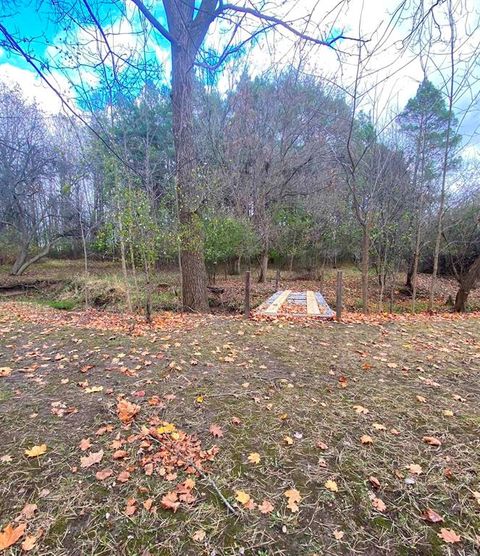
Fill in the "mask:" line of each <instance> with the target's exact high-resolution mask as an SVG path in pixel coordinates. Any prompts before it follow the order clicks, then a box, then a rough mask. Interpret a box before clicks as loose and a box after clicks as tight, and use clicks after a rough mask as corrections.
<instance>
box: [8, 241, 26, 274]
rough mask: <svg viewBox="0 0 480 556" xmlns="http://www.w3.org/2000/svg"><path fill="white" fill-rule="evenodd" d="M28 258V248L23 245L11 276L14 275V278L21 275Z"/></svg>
mask: <svg viewBox="0 0 480 556" xmlns="http://www.w3.org/2000/svg"><path fill="white" fill-rule="evenodd" d="M27 257H28V246H26V245H22V247H21V249H20V252H19V253H18V255H17V258H16V259H15V262H14V263H13V266H12V269H11V270H10V274H12V275H13V276H18V275H19V274H21V272H20V269H21V268H22V266H23V265H24V264H25V261H26V260H27Z"/></svg>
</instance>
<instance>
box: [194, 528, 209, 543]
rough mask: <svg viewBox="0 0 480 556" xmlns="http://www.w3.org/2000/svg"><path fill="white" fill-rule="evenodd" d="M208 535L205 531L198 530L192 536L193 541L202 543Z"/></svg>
mask: <svg viewBox="0 0 480 556" xmlns="http://www.w3.org/2000/svg"><path fill="white" fill-rule="evenodd" d="M205 536H206V533H205V531H204V530H203V529H198V530H197V531H195V533H194V534H193V536H192V539H193V540H194V541H197V542H202V541H203V540H204V539H205Z"/></svg>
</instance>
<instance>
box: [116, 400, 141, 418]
mask: <svg viewBox="0 0 480 556" xmlns="http://www.w3.org/2000/svg"><path fill="white" fill-rule="evenodd" d="M139 411H140V406H139V405H137V404H134V403H131V402H129V401H128V400H120V401H119V402H118V404H117V415H118V418H119V419H120V421H122V423H130V421H131V420H132V419H133V418H134V417H135V415H136V414H137V413H138V412H139Z"/></svg>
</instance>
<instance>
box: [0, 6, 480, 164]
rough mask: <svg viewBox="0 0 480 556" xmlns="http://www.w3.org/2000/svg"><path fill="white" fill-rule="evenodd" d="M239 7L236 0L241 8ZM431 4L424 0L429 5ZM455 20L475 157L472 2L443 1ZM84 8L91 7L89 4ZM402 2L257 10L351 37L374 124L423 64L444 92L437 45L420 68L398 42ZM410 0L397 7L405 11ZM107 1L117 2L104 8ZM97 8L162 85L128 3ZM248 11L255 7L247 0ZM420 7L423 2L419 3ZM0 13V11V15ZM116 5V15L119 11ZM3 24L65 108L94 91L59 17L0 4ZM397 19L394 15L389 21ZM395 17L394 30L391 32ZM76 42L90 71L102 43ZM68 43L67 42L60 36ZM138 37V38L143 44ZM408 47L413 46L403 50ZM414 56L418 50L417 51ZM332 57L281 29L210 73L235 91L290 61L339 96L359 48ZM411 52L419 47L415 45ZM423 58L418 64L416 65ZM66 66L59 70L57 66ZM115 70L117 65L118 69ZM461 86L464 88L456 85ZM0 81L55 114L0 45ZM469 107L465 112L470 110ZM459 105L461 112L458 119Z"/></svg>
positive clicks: (30, 75)
mask: <svg viewBox="0 0 480 556" xmlns="http://www.w3.org/2000/svg"><path fill="white" fill-rule="evenodd" d="M242 1H243V0H237V3H238V4H240V3H241V2H242ZM432 1H433V0H432ZM452 2H453V3H454V5H455V10H456V14H457V19H458V22H459V24H458V29H459V33H458V36H457V49H456V53H455V56H456V58H457V66H458V78H457V79H456V81H457V82H456V87H457V88H458V89H459V90H461V91H462V94H458V95H457V98H456V101H455V109H456V112H457V113H458V115H459V117H460V120H461V129H460V131H461V133H462V134H463V135H464V137H465V141H466V142H468V143H469V146H468V149H467V151H468V152H471V153H472V154H480V138H479V137H478V130H477V126H478V124H477V122H478V121H479V117H478V116H479V112H478V110H479V107H480V105H479V102H478V101H477V99H476V96H477V94H480V85H479V83H480V76H479V75H478V74H479V64H478V63H477V64H476V65H475V67H473V66H472V59H473V56H474V55H475V56H476V50H477V49H478V45H479V44H480V36H479V33H478V29H476V26H477V25H478V23H479V18H480V15H479V13H480V5H477V4H480V3H479V2H478V1H477V0H452ZM91 3H92V5H95V4H97V0H91ZM400 3H401V0H350V2H348V5H347V3H345V7H344V9H341V10H339V11H338V10H337V11H335V10H333V8H334V7H335V6H336V5H338V1H337V0H322V1H318V0H297V1H294V0H291V1H288V0H287V1H286V2H280V1H278V2H277V1H275V0H270V1H268V2H266V8H265V11H266V12H268V13H272V14H275V15H281V16H282V17H284V18H285V19H286V20H289V21H295V23H294V26H295V27H296V28H298V29H301V30H302V31H304V32H306V33H308V34H310V35H312V36H315V37H318V36H324V37H328V36H332V34H335V33H337V32H339V30H341V31H343V33H344V34H346V35H349V36H352V37H359V36H361V37H362V38H364V39H365V40H366V41H367V42H365V43H364V47H363V48H362V52H363V56H364V57H366V56H367V54H369V55H370V58H369V59H368V61H366V62H365V63H363V64H362V71H361V75H362V79H361V85H360V89H359V90H360V91H361V93H362V96H361V102H362V108H363V109H365V110H366V111H368V112H371V113H372V115H373V117H374V119H376V120H377V119H378V120H379V121H385V120H388V118H389V117H390V114H391V113H392V112H398V111H399V110H401V108H403V107H404V106H405V104H406V102H407V101H408V99H409V98H410V97H412V96H414V94H415V91H416V89H417V87H418V85H419V83H420V81H421V80H422V79H423V76H424V69H423V67H422V65H423V66H424V65H425V64H426V66H427V73H428V76H429V78H430V79H431V80H432V81H433V82H434V83H435V84H436V85H437V86H439V87H443V86H444V85H445V83H444V82H445V79H446V78H445V75H446V73H445V68H446V62H447V61H448V58H447V57H446V50H445V48H446V46H445V44H442V43H441V42H436V43H435V45H434V46H432V47H431V48H430V55H431V56H430V58H431V60H430V61H429V62H428V63H427V62H425V59H426V56H423V57H422V58H419V57H418V56H417V55H416V53H414V52H413V51H412V50H410V49H405V48H402V44H404V43H403V41H404V39H405V38H406V37H407V35H408V33H409V30H410V27H411V21H410V20H409V19H407V15H408V14H409V13H410V12H409V11H408V9H405V10H404V11H402V12H396V11H395V10H396V9H397V7H398V6H399V4H400ZM412 3H415V0H410V1H406V7H407V8H408V6H409V5H411V4H412ZM111 4H114V5H116V7H115V9H111ZM111 4H110V8H109V3H108V2H102V3H100V5H101V6H102V7H101V9H100V11H99V12H98V15H99V18H100V19H101V20H102V22H103V23H104V29H105V30H106V33H107V36H108V37H109V41H110V42H111V44H113V46H114V50H115V51H117V52H120V53H124V54H125V56H127V55H128V54H129V53H130V52H132V51H134V50H141V51H144V50H145V49H144V48H143V47H144V46H146V47H147V51H148V52H149V55H148V57H149V61H155V62H157V63H159V64H160V65H161V66H162V68H163V76H164V79H165V81H168V77H169V74H170V70H171V66H170V52H169V45H168V43H167V42H166V41H165V40H163V39H159V38H158V34H156V33H153V32H152V31H151V28H149V27H148V33H147V34H145V33H139V31H141V30H142V29H143V27H142V24H144V23H142V20H141V18H140V17H139V16H138V14H137V12H136V9H135V7H134V5H133V3H132V2H131V1H130V0H124V1H123V0H116V2H112V3H111ZM253 4H254V5H255V4H257V5H258V3H255V2H253ZM426 4H427V5H428V4H429V2H428V0H426ZM155 5H156V6H157V8H156V12H155V14H156V15H157V16H158V17H159V18H163V14H162V12H161V2H155ZM2 6H3V8H2ZM118 8H120V9H118ZM1 9H3V11H4V13H3V14H2V15H3V17H0V21H1V22H3V24H4V25H5V26H6V27H7V29H8V30H9V31H10V32H11V33H12V34H13V35H14V36H16V37H18V38H20V39H21V44H22V46H24V47H25V48H26V49H28V50H29V51H30V52H31V53H33V54H34V55H35V56H36V57H38V58H40V59H42V60H44V61H49V63H50V65H51V68H52V69H51V73H50V79H51V80H52V83H54V84H55V87H56V88H57V89H58V90H59V91H60V92H61V94H62V96H63V97H64V98H65V99H67V101H68V102H69V103H71V105H72V106H74V107H76V108H77V107H79V106H80V107H82V105H81V103H80V104H79V101H78V97H77V95H76V93H75V89H74V88H72V84H73V85H77V86H78V85H82V87H83V88H85V87H86V88H88V89H90V90H91V91H92V92H93V91H94V90H95V89H96V88H98V85H99V81H100V79H101V76H100V77H99V75H98V72H94V71H91V70H89V69H88V68H86V67H83V68H82V70H81V71H76V70H74V69H73V68H69V67H68V64H69V59H68V58H65V56H64V54H65V52H66V50H65V48H64V46H63V45H64V44H65V41H66V39H67V36H66V34H65V32H64V29H65V26H66V24H65V22H64V21H58V17H57V16H58V13H57V12H54V11H53V9H52V7H51V3H50V1H49V0H43V1H42V0H16V1H14V0H7V1H6V2H5V1H4V3H3V4H2V3H1V2H0V10H1ZM395 13H396V14H397V15H396V17H395V18H394V14H395ZM392 18H394V21H395V25H392V24H391V23H392ZM437 20H438V22H439V24H440V31H439V32H440V35H441V39H442V40H446V39H448V28H447V26H446V25H445V20H444V19H443V20H442V16H441V14H439V15H438V16H437ZM257 25H258V22H257V21H250V20H247V21H246V23H245V25H244V29H243V30H241V31H240V32H239V34H238V36H237V38H236V40H237V41H241V40H242V39H243V38H245V37H246V36H247V35H248V33H249V32H251V31H252V30H255V29H256V28H257ZM76 29H77V30H76V32H75V33H76V34H75V37H74V38H75V40H78V41H79V42H80V43H81V44H82V45H83V46H82V49H81V51H80V52H79V53H78V57H79V59H80V61H82V62H83V63H84V64H90V65H91V64H93V63H94V61H95V60H98V57H99V56H100V55H102V54H103V53H104V48H103V46H102V40H101V37H100V36H99V35H98V31H96V30H95V29H94V28H93V27H89V26H88V25H87V26H83V29H79V28H76ZM228 30H229V28H228V25H227V24H226V23H225V22H219V23H216V24H214V25H213V26H212V28H211V32H210V34H209V36H208V37H207V40H206V46H207V48H209V49H212V50H217V51H218V50H221V48H222V46H224V44H225V41H226V37H227V36H228ZM69 37H70V38H72V35H71V34H70V35H69ZM145 37H146V38H145ZM412 46H413V45H412ZM427 46H428V45H426V46H425V48H424V49H423V51H424V52H425V51H426V47H427ZM338 50H339V51H340V52H338V51H336V50H333V49H329V48H327V47H325V46H316V45H315V46H314V45H312V44H311V43H305V42H303V41H298V40H296V39H295V38H294V37H293V36H292V35H291V34H290V33H289V32H287V31H282V32H271V33H269V34H268V35H266V36H262V37H261V38H260V39H259V40H257V41H255V43H254V44H252V45H251V47H250V48H249V50H248V52H246V53H245V57H244V59H243V60H238V59H235V60H233V61H232V62H231V63H230V64H228V63H227V65H226V67H225V68H224V71H223V72H217V76H216V81H217V85H218V87H219V88H220V90H222V91H226V90H228V89H229V88H230V87H231V86H233V85H234V82H235V80H236V79H237V78H238V77H239V75H240V74H241V71H243V69H244V68H245V67H248V71H249V73H250V74H251V75H255V74H260V73H262V72H265V71H267V70H268V69H270V68H271V67H272V66H274V67H276V68H282V67H284V66H285V65H286V64H288V63H291V62H292V61H293V62H294V63H296V64H298V63H299V60H300V59H301V60H302V65H301V67H302V71H303V72H304V73H308V74H312V75H317V76H319V75H321V76H323V77H324V78H325V79H326V80H327V81H328V82H329V83H331V85H332V87H340V88H341V89H342V90H343V91H345V93H346V95H347V96H348V94H350V93H351V92H352V90H353V84H354V80H355V75H356V70H357V60H358V57H357V54H358V42H356V41H349V40H342V41H339V43H338ZM415 50H416V51H418V50H419V47H418V45H417V46H416V47H415ZM60 60H61V62H62V63H61V65H62V66H63V71H61V72H60V71H57V70H56V69H54V66H55V65H56V64H58V62H59V61H60ZM422 60H423V64H422ZM65 66H67V67H66V69H65ZM467 67H468V74H469V77H468V84H469V87H468V88H467V87H466V86H465V84H466V81H465V75H464V74H465V73H466V69H467ZM123 69H124V68H122V67H120V71H122V70H123ZM462 80H463V81H462ZM0 82H4V83H7V84H9V85H14V84H18V85H19V87H20V88H21V89H22V90H23V92H24V94H25V96H26V97H27V98H29V99H32V100H33V99H35V100H36V101H37V102H38V103H39V105H41V106H42V108H44V109H45V110H46V111H47V112H51V113H55V112H58V111H59V110H61V102H60V100H59V98H58V96H57V95H56V94H55V93H54V92H53V91H52V90H51V89H49V88H48V87H47V86H46V85H45V84H44V83H42V81H41V80H40V79H39V77H38V76H37V75H36V73H35V71H34V70H33V68H32V67H31V66H29V64H28V63H27V62H25V60H23V59H22V58H21V57H19V56H15V55H12V54H10V53H9V52H7V51H6V50H5V49H3V50H2V49H1V47H0ZM472 105H473V106H472ZM467 108H468V113H467Z"/></svg>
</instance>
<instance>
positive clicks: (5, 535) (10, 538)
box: [0, 523, 27, 550]
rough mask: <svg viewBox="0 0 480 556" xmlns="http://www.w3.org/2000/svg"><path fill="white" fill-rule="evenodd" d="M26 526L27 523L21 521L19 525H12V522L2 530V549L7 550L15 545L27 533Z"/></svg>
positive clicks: (0, 542)
mask: <svg viewBox="0 0 480 556" xmlns="http://www.w3.org/2000/svg"><path fill="white" fill-rule="evenodd" d="M26 528H27V524H26V523H20V525H17V527H12V524H11V523H9V524H8V525H7V526H6V527H5V529H4V530H3V531H1V532H0V550H5V549H7V548H9V547H10V546H13V545H14V544H15V543H16V542H17V541H18V539H19V538H20V537H21V536H22V535H23V534H24V533H25V529H26Z"/></svg>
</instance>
